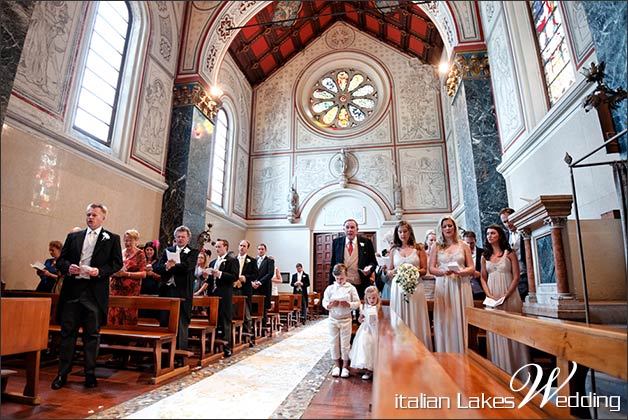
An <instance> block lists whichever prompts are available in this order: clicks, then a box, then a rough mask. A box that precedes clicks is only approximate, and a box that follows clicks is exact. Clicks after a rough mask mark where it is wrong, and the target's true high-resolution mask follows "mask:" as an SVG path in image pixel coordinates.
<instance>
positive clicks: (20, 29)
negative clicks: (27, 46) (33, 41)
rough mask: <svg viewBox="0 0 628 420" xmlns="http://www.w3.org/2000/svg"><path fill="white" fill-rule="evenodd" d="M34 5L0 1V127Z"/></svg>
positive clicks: (32, 2)
mask: <svg viewBox="0 0 628 420" xmlns="http://www.w3.org/2000/svg"><path fill="white" fill-rule="evenodd" d="M34 5H35V2H34V1H28V0H18V1H3V2H1V3H0V32H1V36H2V38H0V80H1V83H0V127H1V126H2V124H3V123H4V114H5V113H6V110H7V105H8V104H9V97H10V96H11V91H12V90H13V80H14V79H15V73H16V72H17V66H18V64H19V63H20V57H21V55H22V48H23V47H24V39H25V38H26V33H27V32H28V27H29V25H30V20H31V15H32V13H33V7H34Z"/></svg>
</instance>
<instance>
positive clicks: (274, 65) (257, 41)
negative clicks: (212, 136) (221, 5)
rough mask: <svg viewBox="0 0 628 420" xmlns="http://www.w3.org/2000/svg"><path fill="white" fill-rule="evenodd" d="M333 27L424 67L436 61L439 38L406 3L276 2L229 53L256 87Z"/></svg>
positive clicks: (255, 19) (247, 28) (240, 35)
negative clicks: (364, 36)
mask: <svg viewBox="0 0 628 420" xmlns="http://www.w3.org/2000/svg"><path fill="white" fill-rule="evenodd" d="M338 21H342V22H345V23H347V24H349V25H351V26H353V27H354V28H356V29H357V30H360V31H362V32H364V33H367V34H369V35H371V36H373V37H375V38H377V39H378V40H380V41H382V42H384V43H386V44H388V45H391V46H393V47H394V48H396V49H398V50H399V51H401V52H403V53H406V54H408V55H410V56H412V57H417V58H418V59H420V60H421V61H422V62H424V63H429V64H438V61H439V60H440V57H441V53H442V50H443V41H442V39H441V37H440V34H439V32H438V30H437V29H436V27H435V26H434V24H433V23H432V22H431V21H430V19H429V17H427V15H426V14H425V13H424V12H423V11H422V10H421V9H420V8H419V6H418V5H417V4H415V3H414V2H411V1H372V0H370V1H276V2H273V3H271V4H269V5H268V6H267V7H266V8H264V9H262V10H261V11H260V12H259V13H258V14H257V15H255V16H254V17H253V18H251V19H250V20H249V21H248V22H247V23H246V24H245V25H243V26H242V27H241V28H240V30H239V32H238V34H237V35H236V37H235V39H234V40H233V42H232V43H231V45H230V47H229V52H230V54H231V56H232V57H233V59H234V60H235V62H236V63H237V65H238V67H239V68H240V70H241V71H242V72H243V73H244V75H245V76H246V78H247V79H248V81H249V82H250V83H251V85H252V86H256V85H258V84H259V83H261V82H263V81H264V80H266V78H267V77H268V76H270V75H271V74H273V72H274V71H276V70H277V69H279V68H281V67H282V66H283V65H284V64H285V63H286V62H287V61H288V60H290V58H292V57H293V56H294V55H295V54H298V53H299V52H300V51H302V50H303V49H304V48H306V47H307V46H308V45H309V44H310V43H311V42H312V41H314V40H315V39H316V38H317V37H319V36H320V35H321V34H322V33H323V32H324V31H325V30H327V29H328V28H329V27H330V26H331V25H333V24H334V23H336V22H338Z"/></svg>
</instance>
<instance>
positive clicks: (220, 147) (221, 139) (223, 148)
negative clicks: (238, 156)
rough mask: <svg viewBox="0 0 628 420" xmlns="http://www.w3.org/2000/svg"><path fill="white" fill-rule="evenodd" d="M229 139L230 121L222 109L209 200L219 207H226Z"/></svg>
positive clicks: (216, 134)
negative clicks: (225, 194)
mask: <svg viewBox="0 0 628 420" xmlns="http://www.w3.org/2000/svg"><path fill="white" fill-rule="evenodd" d="M228 139H229V119H228V118H227V113H226V112H225V111H224V110H223V109H221V110H220V111H218V114H217V116H216V131H215V132H214V151H213V157H212V165H211V169H210V170H211V172H210V174H209V185H210V190H209V199H210V201H211V202H212V203H214V204H216V205H217V206H220V207H224V193H225V178H226V174H227V164H226V160H227V140H228Z"/></svg>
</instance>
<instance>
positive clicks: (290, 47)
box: [279, 39, 294, 58]
mask: <svg viewBox="0 0 628 420" xmlns="http://www.w3.org/2000/svg"><path fill="white" fill-rule="evenodd" d="M279 51H280V52H281V55H282V56H283V57H284V58H287V57H290V56H291V55H292V53H293V52H294V42H292V39H288V40H286V42H284V43H283V44H281V46H280V47H279Z"/></svg>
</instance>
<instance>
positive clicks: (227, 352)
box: [224, 349, 233, 357]
mask: <svg viewBox="0 0 628 420" xmlns="http://www.w3.org/2000/svg"><path fill="white" fill-rule="evenodd" d="M232 354H233V353H232V352H231V350H229V349H227V350H225V352H224V356H225V357H231V355H232Z"/></svg>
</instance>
